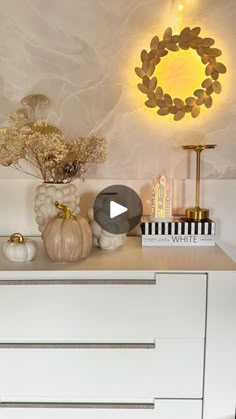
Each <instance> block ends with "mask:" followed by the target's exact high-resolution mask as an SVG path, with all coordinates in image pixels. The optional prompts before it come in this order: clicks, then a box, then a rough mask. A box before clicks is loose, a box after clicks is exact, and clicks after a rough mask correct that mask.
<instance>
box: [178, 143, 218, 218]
mask: <svg viewBox="0 0 236 419" xmlns="http://www.w3.org/2000/svg"><path fill="white" fill-rule="evenodd" d="M215 147H216V144H206V145H184V146H182V148H183V149H184V150H194V151H195V152H196V157H197V159H196V187H195V207H194V208H188V209H187V210H186V213H185V215H186V218H187V219H188V220H194V221H201V220H206V219H207V218H209V210H208V209H203V208H201V207H200V179H201V153H202V151H203V150H209V149H213V148H215Z"/></svg>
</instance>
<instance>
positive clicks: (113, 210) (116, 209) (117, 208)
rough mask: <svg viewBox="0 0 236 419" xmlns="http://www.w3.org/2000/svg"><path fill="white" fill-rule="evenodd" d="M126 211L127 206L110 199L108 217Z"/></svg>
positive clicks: (113, 216) (116, 215)
mask: <svg viewBox="0 0 236 419" xmlns="http://www.w3.org/2000/svg"><path fill="white" fill-rule="evenodd" d="M127 211H128V208H126V207H124V206H123V205H120V204H117V202H115V201H110V218H115V217H118V215H121V214H124V213H125V212H127Z"/></svg>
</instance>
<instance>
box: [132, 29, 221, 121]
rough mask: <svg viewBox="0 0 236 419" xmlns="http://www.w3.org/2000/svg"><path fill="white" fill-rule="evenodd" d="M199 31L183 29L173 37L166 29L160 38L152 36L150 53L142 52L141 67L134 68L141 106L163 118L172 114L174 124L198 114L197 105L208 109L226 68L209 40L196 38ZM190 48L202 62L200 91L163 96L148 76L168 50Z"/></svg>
mask: <svg viewBox="0 0 236 419" xmlns="http://www.w3.org/2000/svg"><path fill="white" fill-rule="evenodd" d="M200 32H201V28H199V27H196V28H193V29H191V28H190V27H186V28H184V29H183V30H182V31H181V32H180V34H179V35H173V32H172V29H171V28H167V29H166V31H165V32H164V36H163V39H162V40H160V39H159V38H158V36H154V37H153V39H152V41H151V44H150V51H149V52H148V51H146V50H145V49H144V50H143V51H142V52H141V61H142V66H141V67H136V68H135V72H136V74H137V76H138V77H140V78H141V79H142V83H139V84H138V89H139V90H140V91H141V92H142V93H143V94H145V95H147V98H148V99H147V100H146V102H145V105H146V106H147V107H149V108H156V107H158V108H159V109H158V111H157V114H158V115H160V116H166V115H169V114H173V115H174V120H175V121H180V120H181V119H183V118H184V117H185V115H186V113H191V116H192V117H193V118H197V117H198V116H199V114H200V111H201V108H200V107H201V106H202V105H205V106H206V107H207V108H211V106H212V104H213V100H212V94H213V93H216V94H220V93H221V90H222V86H221V84H220V82H219V81H218V79H219V76H220V74H224V73H226V71H227V70H226V67H225V65H224V64H222V63H221V62H218V61H217V58H218V57H220V56H221V55H222V52H221V50H219V49H218V48H215V47H213V46H214V44H215V41H214V39H212V38H202V37H200V36H199V35H200ZM190 48H191V49H193V50H195V51H196V52H197V54H198V55H199V56H200V57H201V61H202V63H203V64H204V65H205V66H206V69H205V74H206V76H207V78H206V79H205V80H204V81H203V82H202V85H201V88H199V89H197V90H195V91H194V93H193V96H191V97H187V98H186V99H184V100H183V99H180V98H172V97H171V96H170V95H169V94H168V93H164V91H163V89H162V87H161V86H158V81H157V78H156V77H152V76H153V74H154V73H155V70H156V67H157V66H158V64H159V63H160V62H161V59H162V58H163V57H165V56H166V55H168V53H169V51H173V52H177V51H179V50H180V49H182V50H189V49H190Z"/></svg>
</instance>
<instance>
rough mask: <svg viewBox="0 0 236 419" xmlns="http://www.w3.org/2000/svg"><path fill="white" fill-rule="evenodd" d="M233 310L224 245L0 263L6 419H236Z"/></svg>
mask: <svg viewBox="0 0 236 419" xmlns="http://www.w3.org/2000/svg"><path fill="white" fill-rule="evenodd" d="M3 241H4V239H1V241H0V245H1V244H2V242H3ZM225 290H226V291H225ZM233 292H235V293H234V294H233ZM235 300H236V264H235V263H234V262H233V261H231V259H230V258H228V257H227V256H226V255H225V254H224V253H223V252H222V251H221V250H220V249H219V248H218V247H215V248H197V249H196V248H187V249H186V248H141V246H140V239H139V238H129V239H127V242H126V244H125V246H124V247H123V248H121V249H119V250H116V251H102V250H100V249H94V250H93V252H92V254H91V256H90V257H89V258H88V259H86V260H85V261H83V262H80V263H78V264H72V265H68V264H63V265H61V264H55V263H52V262H50V261H49V260H48V259H47V257H46V256H45V255H44V254H43V250H42V247H41V248H40V253H39V256H38V257H37V259H36V260H35V261H33V262H30V263H28V264H13V263H11V262H8V261H6V260H5V259H4V258H3V256H2V255H1V256H0V418H3V419H54V418H59V419H65V418H66V419H118V418H119V419H202V418H204V419H233V418H234V409H235V407H234V405H235V400H236V387H235V386H234V384H235V376H236V374H234V373H233V370H232V369H233V368H235V365H236V360H235V359H234V358H236V356H235V357H234V353H236V351H235V350H234V349H235V347H234V349H232V348H231V346H230V345H231V344H233V343H235V342H236V328H235V323H236V308H235V304H234V302H235ZM219 348H220V349H219ZM229 348H231V352H230V350H229ZM227 353H229V357H230V361H229V360H227ZM230 354H231V355H230ZM219 363H220V366H219V368H220V370H221V374H224V373H225V377H224V381H226V383H227V384H226V385H227V394H224V390H223V388H224V386H223V383H221V385H220V384H219V385H218V384H217V379H218V380H219V379H220V377H219V376H218V374H217V368H218V364H219ZM229 364H230V366H229ZM231 371H232V372H231ZM231 375H233V377H231ZM234 392H235V394H234ZM218 412H219V413H218ZM217 415H218V416H217Z"/></svg>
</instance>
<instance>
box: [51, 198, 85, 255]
mask: <svg viewBox="0 0 236 419" xmlns="http://www.w3.org/2000/svg"><path fill="white" fill-rule="evenodd" d="M55 205H56V207H57V208H58V209H60V210H62V211H63V213H62V215H59V216H57V217H54V218H52V219H51V220H50V221H49V223H48V224H47V226H46V228H45V230H44V232H43V243H44V247H45V250H46V252H47V254H48V256H49V257H50V259H51V260H53V261H54V262H76V261H78V260H79V259H84V258H86V257H87V256H88V255H89V253H90V252H91V249H92V233H91V229H90V226H89V224H88V222H87V221H86V220H85V219H84V218H82V217H80V216H79V215H77V216H73V215H72V214H71V211H70V209H69V207H67V206H66V205H63V204H60V203H59V202H57V201H56V202H55Z"/></svg>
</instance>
